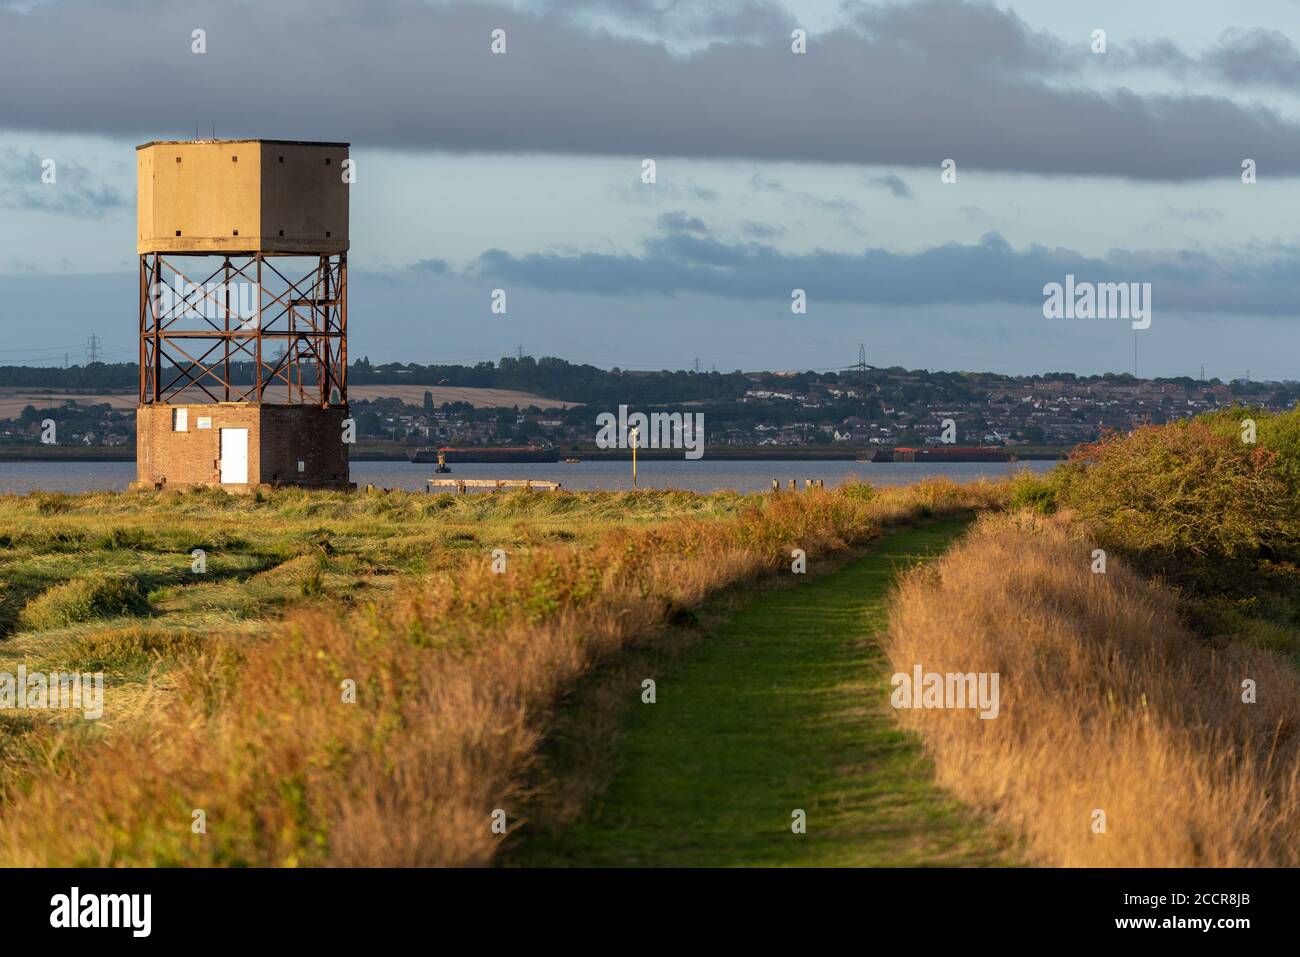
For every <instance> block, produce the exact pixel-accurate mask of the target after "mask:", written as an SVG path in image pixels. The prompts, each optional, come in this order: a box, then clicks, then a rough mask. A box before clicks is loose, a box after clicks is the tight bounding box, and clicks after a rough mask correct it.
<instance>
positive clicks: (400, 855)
mask: <svg viewBox="0 0 1300 957" xmlns="http://www.w3.org/2000/svg"><path fill="white" fill-rule="evenodd" d="M1008 494H1009V489H1008V487H1007V486H1006V485H989V484H977V485H970V486H958V485H955V484H953V483H950V482H929V483H922V484H920V485H917V486H911V487H908V488H903V489H890V490H887V491H883V492H880V493H872V492H871V490H870V489H867V488H866V487H862V486H858V487H850V488H847V489H845V490H842V491H836V492H820V491H815V492H808V493H801V494H798V495H785V494H783V495H778V496H756V497H755V498H754V505H753V506H752V507H750V508H748V509H747V510H745V511H744V512H743V513H742V514H741V515H739V516H738V517H726V518H711V519H706V518H688V519H682V520H678V521H675V522H670V523H666V524H664V525H662V526H660V527H657V528H651V529H616V530H614V531H611V532H610V533H609V534H607V535H605V536H604V537H603V538H602V539H601V540H600V541H599V542H598V543H597V544H596V545H594V546H588V547H580V548H573V547H569V546H554V545H552V546H543V547H538V548H534V549H532V550H531V551H528V552H526V553H521V554H519V555H518V556H517V557H511V558H510V559H509V566H508V571H507V572H506V574H501V575H498V574H493V573H492V571H491V569H490V559H489V558H488V557H487V556H483V557H482V558H481V559H477V560H475V561H474V562H473V563H472V564H470V565H468V566H467V567H464V568H462V569H460V570H454V571H453V570H442V571H438V572H436V573H434V574H433V575H431V576H429V577H427V578H426V579H424V580H423V581H420V582H418V583H411V582H408V583H405V584H403V585H401V586H399V587H398V588H396V589H395V591H394V593H393V594H392V595H391V596H386V597H384V598H383V599H382V600H380V601H378V602H374V603H370V604H364V605H361V606H360V607H353V608H345V607H343V606H332V605H329V604H322V605H318V606H315V607H312V608H306V609H301V610H297V611H292V612H290V613H289V614H288V615H287V616H286V618H285V619H284V620H283V621H282V622H278V623H275V624H273V625H270V626H268V635H267V637H266V638H265V640H260V641H253V642H249V641H248V640H247V639H246V638H245V639H244V640H242V641H225V642H217V643H216V644H215V646H214V647H213V648H212V649H211V650H208V651H206V652H205V653H204V654H202V656H201V657H199V658H198V659H197V660H195V661H192V662H190V663H189V664H187V665H186V666H185V667H184V668H182V669H180V670H179V671H178V672H177V685H176V690H175V691H174V692H172V693H170V697H171V700H170V701H169V702H168V703H167V704H166V705H165V706H164V707H162V708H161V709H160V711H159V713H158V714H157V715H156V716H155V717H154V718H153V719H152V720H149V721H146V722H141V723H140V724H139V725H137V726H134V727H132V728H130V729H124V730H122V731H120V732H118V733H116V734H113V735H109V736H106V737H105V738H101V739H95V740H94V741H93V742H90V743H86V742H80V741H64V740H63V739H56V738H55V737H54V735H55V734H56V732H54V731H49V732H36V733H33V734H32V735H28V736H27V737H26V738H24V748H25V750H24V752H23V754H21V755H17V756H16V757H15V760H17V761H18V763H19V764H20V765H22V763H23V762H26V763H25V765H23V767H25V768H26V771H25V773H24V772H22V771H20V770H11V771H9V772H8V775H9V776H8V779H7V782H8V786H7V787H6V788H5V791H6V795H7V797H8V800H7V801H6V802H5V804H4V807H3V813H2V815H0V864H3V865H10V866H12V865H173V864H179V865H223V864H253V865H272V866H283V865H288V866H293V865H316V864H331V865H397V866H404V865H482V864H486V863H488V862H489V861H490V860H491V859H492V857H493V855H494V853H495V852H496V850H497V849H498V847H499V846H500V843H501V841H502V840H504V835H502V834H499V833H494V832H493V830H492V828H491V823H492V817H491V815H492V812H493V811H494V809H497V808H500V809H502V810H504V811H505V812H506V813H507V815H508V816H509V817H511V818H512V819H513V818H514V817H515V815H516V814H517V812H518V811H519V809H520V808H521V807H522V804H523V796H524V795H523V794H522V788H523V787H524V782H525V781H526V780H527V775H528V771H529V769H530V766H531V765H532V763H533V761H534V760H535V755H536V751H537V746H538V744H539V742H540V740H541V738H542V736H543V735H544V734H545V733H546V730H547V727H548V722H549V716H550V712H551V709H552V708H553V707H554V705H555V703H556V702H557V699H558V698H559V697H560V695H561V694H562V693H563V691H564V690H565V689H566V688H568V687H570V686H571V685H572V684H573V682H574V681H575V680H576V679H577V678H578V677H580V676H581V675H582V674H583V673H584V672H585V671H586V670H587V669H588V668H590V667H591V666H592V665H593V664H595V663H596V662H599V661H600V660H601V659H602V658H605V657H607V656H608V655H609V654H610V653H611V652H614V651H616V650H618V649H620V648H621V647H623V646H624V645H625V644H627V643H628V642H629V641H631V640H634V639H637V638H638V637H639V638H645V637H646V636H649V635H653V634H654V633H655V631H656V630H657V629H661V628H662V627H663V625H664V624H665V623H666V622H668V621H670V620H671V619H672V617H673V615H674V614H675V613H676V612H677V611H678V610H680V609H683V608H688V607H691V606H693V605H697V604H699V603H700V602H701V601H702V600H704V599H705V598H706V597H708V596H709V595H711V594H714V593H716V592H718V591H719V590H721V589H724V588H726V587H728V586H730V585H733V584H735V583H738V582H741V581H744V580H748V579H751V578H755V577H756V576H759V575H762V574H765V573H771V572H774V571H776V570H778V569H781V568H788V563H789V561H790V550H791V549H792V548H794V547H798V548H802V549H804V550H805V551H806V552H807V554H808V556H809V557H810V558H814V557H816V556H818V555H826V554H830V553H833V552H837V551H844V550H846V549H848V548H851V547H853V546H857V545H861V544H864V543H865V542H867V541H868V540H870V539H871V538H872V537H874V536H875V535H877V534H879V533H880V531H881V530H883V529H884V528H886V527H888V526H890V525H896V524H901V523H906V522H910V521H913V520H915V519H917V518H925V517H930V516H937V515H945V514H954V513H959V512H967V511H970V510H972V509H978V508H991V507H996V506H998V505H999V504H1001V503H1003V502H1005V501H1006V498H1007V496H1008ZM347 680H352V681H355V682H356V703H355V704H348V703H344V701H343V700H342V698H343V695H342V692H341V683H343V682H345V681H347ZM0 783H5V782H0ZM195 810H202V811H203V812H205V814H206V822H207V827H206V833H202V834H196V833H193V831H192V829H191V821H192V813H193V811H195Z"/></svg>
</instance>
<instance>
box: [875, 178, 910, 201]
mask: <svg viewBox="0 0 1300 957" xmlns="http://www.w3.org/2000/svg"><path fill="white" fill-rule="evenodd" d="M867 185H869V186H879V187H881V188H882V189H887V190H889V191H890V192H891V193H893V194H894V195H895V196H897V197H898V198H899V199H911V198H912V195H913V194H912V188H911V187H910V186H908V185H907V183H905V182H903V179H902V177H900V176H895V175H894V174H893V173H889V174H887V175H885V176H872V177H869V178H868V179H867Z"/></svg>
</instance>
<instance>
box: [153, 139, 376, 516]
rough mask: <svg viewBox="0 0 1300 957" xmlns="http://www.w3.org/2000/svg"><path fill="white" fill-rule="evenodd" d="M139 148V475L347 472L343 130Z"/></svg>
mask: <svg viewBox="0 0 1300 957" xmlns="http://www.w3.org/2000/svg"><path fill="white" fill-rule="evenodd" d="M136 157H137V181H138V199H137V220H138V236H137V253H138V255H139V257H140V395H139V406H138V409H137V414H136V462H137V466H136V487H138V488H159V487H164V486H196V485H220V486H222V487H225V488H229V489H231V490H246V489H251V488H253V487H255V486H258V485H301V486H309V487H325V488H331V487H332V488H342V487H348V486H349V484H350V483H349V480H348V454H347V450H348V445H347V442H346V441H345V440H346V439H347V438H349V437H348V436H347V435H346V432H345V429H347V428H348V426H349V423H348V421H347V420H348V385H347V355H348V350H347V322H348V279H347V277H348V269H347V254H348V189H349V187H348V179H349V176H348V168H347V166H346V165H345V163H346V161H347V159H348V144H347V143H307V142H297V141H286V140H196V141H178V142H153V143H146V144H144V145H143V146H139V147H137V148H136Z"/></svg>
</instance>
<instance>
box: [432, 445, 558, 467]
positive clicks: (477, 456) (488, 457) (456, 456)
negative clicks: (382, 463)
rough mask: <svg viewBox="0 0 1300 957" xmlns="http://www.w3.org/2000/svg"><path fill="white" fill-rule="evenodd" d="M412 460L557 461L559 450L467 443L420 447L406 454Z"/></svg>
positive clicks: (534, 446)
mask: <svg viewBox="0 0 1300 957" xmlns="http://www.w3.org/2000/svg"><path fill="white" fill-rule="evenodd" d="M408 458H410V460H411V461H412V462H437V463H438V464H439V465H442V466H445V465H457V464H461V463H474V462H482V463H498V464H499V463H509V462H558V461H560V451H559V449H555V448H547V447H545V446H541V445H479V446H475V445H467V446H461V447H456V446H450V445H448V446H443V447H442V448H433V447H429V448H420V449H415V450H413V451H412V452H410V453H409V454H408Z"/></svg>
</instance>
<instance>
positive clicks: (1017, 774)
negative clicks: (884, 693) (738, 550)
mask: <svg viewBox="0 0 1300 957" xmlns="http://www.w3.org/2000/svg"><path fill="white" fill-rule="evenodd" d="M1094 545H1095V542H1094V541H1093V540H1092V539H1090V538H1089V537H1088V536H1086V535H1085V534H1083V531H1082V528H1081V526H1078V525H1072V524H1069V523H1067V522H1064V521H1062V520H1060V519H1044V518H1035V517H1032V516H1031V515H1029V514H1028V513H1025V512H1022V513H1020V514H1019V515H1016V516H997V517H991V518H986V519H984V520H982V521H981V522H980V524H979V526H978V527H977V528H976V529H975V530H974V531H973V532H972V533H971V534H970V535H969V536H968V537H967V538H966V539H965V540H963V541H962V542H961V543H959V544H958V545H957V546H956V547H955V548H954V549H953V550H952V551H950V552H949V553H948V555H946V556H945V557H944V558H942V559H941V560H940V561H938V562H937V563H935V565H933V566H932V567H930V568H927V569H924V570H922V571H918V572H917V573H915V574H913V575H910V576H909V577H908V578H907V579H906V581H905V583H904V584H903V586H902V588H901V590H900V592H899V594H898V596H897V598H896V600H895V603H894V606H893V610H892V613H891V616H890V636H889V640H888V651H889V657H890V660H891V662H892V665H893V668H894V669H895V670H896V671H898V672H905V673H911V672H912V670H913V668H914V666H915V665H916V664H917V663H920V664H921V665H922V666H923V667H924V669H925V670H926V671H934V672H938V673H949V672H954V673H965V672H976V673H979V672H990V673H998V674H1000V676H1001V709H1000V714H999V715H998V717H997V718H996V719H993V720H985V719H981V718H980V717H979V716H978V714H977V713H976V712H975V711H970V710H967V711H961V710H940V709H933V710H925V709H902V710H900V711H899V712H898V714H899V716H900V718H901V719H902V720H903V722H904V725H905V726H906V727H909V728H911V729H913V730H915V731H917V732H919V733H920V734H921V736H922V737H923V739H924V741H925V743H926V747H927V749H928V750H929V751H930V753H931V754H932V755H933V757H934V761H935V765H936V768H937V771H938V780H939V783H940V784H941V785H944V786H946V787H948V788H950V789H951V790H952V791H953V793H955V794H956V795H957V796H958V797H960V798H962V799H963V800H965V801H968V802H969V803H971V804H973V805H974V806H975V807H976V808H978V809H981V810H983V811H986V812H987V813H989V814H990V815H993V816H994V817H995V818H996V819H997V820H999V821H1000V822H1001V823H1002V824H1003V825H1004V826H1006V827H1007V828H1009V829H1011V830H1012V831H1014V832H1018V833H1020V834H1022V835H1023V836H1024V837H1025V838H1026V840H1027V842H1028V845H1029V849H1030V851H1031V852H1032V854H1033V855H1034V857H1035V858H1036V859H1037V861H1038V862H1039V863H1042V864H1053V865H1069V866H1090V867H1098V866H1101V867H1121V866H1122V867H1171V866H1214V867H1241V866H1258V865H1276V866H1296V865H1297V864H1300V845H1298V844H1297V843H1296V840H1295V836H1296V834H1297V833H1300V675H1298V674H1297V672H1296V671H1295V669H1293V668H1291V667H1290V666H1288V665H1287V664H1286V663H1285V662H1284V661H1283V660H1282V659H1280V658H1278V657H1277V656H1275V655H1273V654H1271V653H1269V652H1267V651H1263V650H1260V649H1256V648H1251V647H1249V646H1247V645H1244V644H1241V643H1235V644H1228V645H1226V646H1220V647H1216V646H1215V645H1212V644H1210V643H1209V642H1207V641H1205V640H1204V639H1202V638H1200V637H1198V636H1196V635H1195V634H1193V633H1192V632H1191V631H1190V630H1189V629H1188V628H1187V626H1186V625H1185V624H1184V622H1183V620H1182V619H1181V618H1180V614H1179V602H1178V600H1177V598H1176V597H1175V596H1174V595H1173V594H1172V593H1170V592H1169V591H1168V590H1167V589H1163V588H1161V587H1159V586H1158V585H1153V584H1150V583H1149V582H1148V581H1147V580H1146V579H1145V578H1144V577H1143V576H1141V575H1139V574H1138V573H1137V572H1135V571H1134V570H1133V569H1131V568H1129V567H1127V566H1126V565H1125V564H1124V563H1122V562H1120V561H1115V560H1112V561H1110V562H1109V563H1108V565H1107V568H1106V572H1105V574H1094V573H1093V572H1092V571H1091V562H1092V559H1091V550H1092V548H1093V547H1094ZM1246 679H1249V680H1250V681H1253V682H1254V683H1255V687H1256V689H1257V690H1256V693H1257V695H1258V700H1257V702H1256V703H1253V704H1247V703H1245V702H1244V701H1243V687H1244V686H1243V682H1244V681H1245V680H1246ZM1099 815H1104V817H1099ZM1098 824H1101V825H1102V826H1104V832H1099V831H1097V830H1095V828H1096V827H1097V825H1098Z"/></svg>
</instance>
